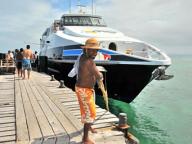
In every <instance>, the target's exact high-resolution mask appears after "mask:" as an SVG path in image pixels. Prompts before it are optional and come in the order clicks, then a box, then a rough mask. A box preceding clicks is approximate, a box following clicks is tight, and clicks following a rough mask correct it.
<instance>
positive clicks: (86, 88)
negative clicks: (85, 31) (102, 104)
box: [75, 38, 103, 144]
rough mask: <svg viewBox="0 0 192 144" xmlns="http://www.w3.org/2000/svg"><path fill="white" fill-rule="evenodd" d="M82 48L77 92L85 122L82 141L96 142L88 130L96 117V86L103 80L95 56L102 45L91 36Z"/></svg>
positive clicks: (82, 119) (87, 142)
mask: <svg viewBox="0 0 192 144" xmlns="http://www.w3.org/2000/svg"><path fill="white" fill-rule="evenodd" d="M82 48H83V54H82V55H81V56H80V59H79V65H78V74H77V82H76V85H75V92H76V94H77V97H78V101H79V105H80V111H81V121H82V123H84V134H83V140H82V142H83V143H84V144H94V142H93V140H91V139H90V138H89V135H88V132H89V130H91V129H92V128H91V125H92V123H93V121H94V119H95V117H96V108H95V100H94V94H95V92H94V86H95V84H96V81H102V80H103V75H102V73H100V72H99V70H98V69H97V67H96V64H95V63H94V58H95V57H96V56H97V52H98V50H99V49H100V46H99V42H98V41H97V40H96V39H95V38H90V39H88V40H87V41H86V43H85V46H82Z"/></svg>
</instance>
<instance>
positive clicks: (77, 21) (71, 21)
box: [62, 16, 106, 26]
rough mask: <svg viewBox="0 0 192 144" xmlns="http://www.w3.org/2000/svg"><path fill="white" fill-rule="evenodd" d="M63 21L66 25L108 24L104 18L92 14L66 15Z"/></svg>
mask: <svg viewBox="0 0 192 144" xmlns="http://www.w3.org/2000/svg"><path fill="white" fill-rule="evenodd" d="M62 22H63V25H65V26H68V25H70V26H106V24H105V23H104V21H103V19H102V18H100V17H92V16H65V17H63V18H62Z"/></svg>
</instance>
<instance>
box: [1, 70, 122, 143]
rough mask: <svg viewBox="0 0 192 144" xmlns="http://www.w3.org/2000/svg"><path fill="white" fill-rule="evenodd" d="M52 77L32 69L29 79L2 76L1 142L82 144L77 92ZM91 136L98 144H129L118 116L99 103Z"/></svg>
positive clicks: (81, 126)
mask: <svg viewBox="0 0 192 144" xmlns="http://www.w3.org/2000/svg"><path fill="white" fill-rule="evenodd" d="M50 79H51V78H50V76H48V75H46V74H41V73H37V72H32V76H31V79H30V80H22V79H21V78H18V77H17V76H16V75H0V143H6V144H8V143H11V144H12V143H13V144H14V143H17V144H25V143H27V144H29V143H33V144H35V143H40V144H78V143H79V144H80V143H81V140H82V131H83V125H82V123H81V122H80V110H79V105H78V101H77V99H76V95H75V93H74V92H73V91H72V90H71V89H68V88H59V82H58V81H50ZM97 118H99V119H98V120H96V121H95V123H94V126H93V127H95V128H96V129H97V131H98V133H96V134H91V135H90V136H91V137H92V139H94V141H95V142H96V143H97V144H111V143H116V144H123V143H126V140H125V138H124V134H123V133H122V132H120V131H118V130H117V129H116V128H115V126H114V124H115V123H118V121H119V120H118V118H117V117H116V116H115V115H113V114H111V113H110V112H107V111H106V110H105V109H102V108H100V107H99V106H97Z"/></svg>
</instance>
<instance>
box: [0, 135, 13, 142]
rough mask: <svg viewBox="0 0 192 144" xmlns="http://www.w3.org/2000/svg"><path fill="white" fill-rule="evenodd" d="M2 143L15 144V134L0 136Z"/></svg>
mask: <svg viewBox="0 0 192 144" xmlns="http://www.w3.org/2000/svg"><path fill="white" fill-rule="evenodd" d="M0 143H2V144H8V143H11V144H15V135H8V136H3V137H0Z"/></svg>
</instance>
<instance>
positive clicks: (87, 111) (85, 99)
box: [75, 86, 96, 123]
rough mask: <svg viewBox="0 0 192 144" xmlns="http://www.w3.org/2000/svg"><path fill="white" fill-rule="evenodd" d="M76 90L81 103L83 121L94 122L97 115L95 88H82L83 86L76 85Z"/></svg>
mask: <svg viewBox="0 0 192 144" xmlns="http://www.w3.org/2000/svg"><path fill="white" fill-rule="evenodd" d="M75 92H76V94H77V97H78V101H79V105H80V111H81V122H82V123H93V121H94V119H95V117H96V108H95V100H94V94H95V91H94V89H90V88H81V87H77V86H75Z"/></svg>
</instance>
